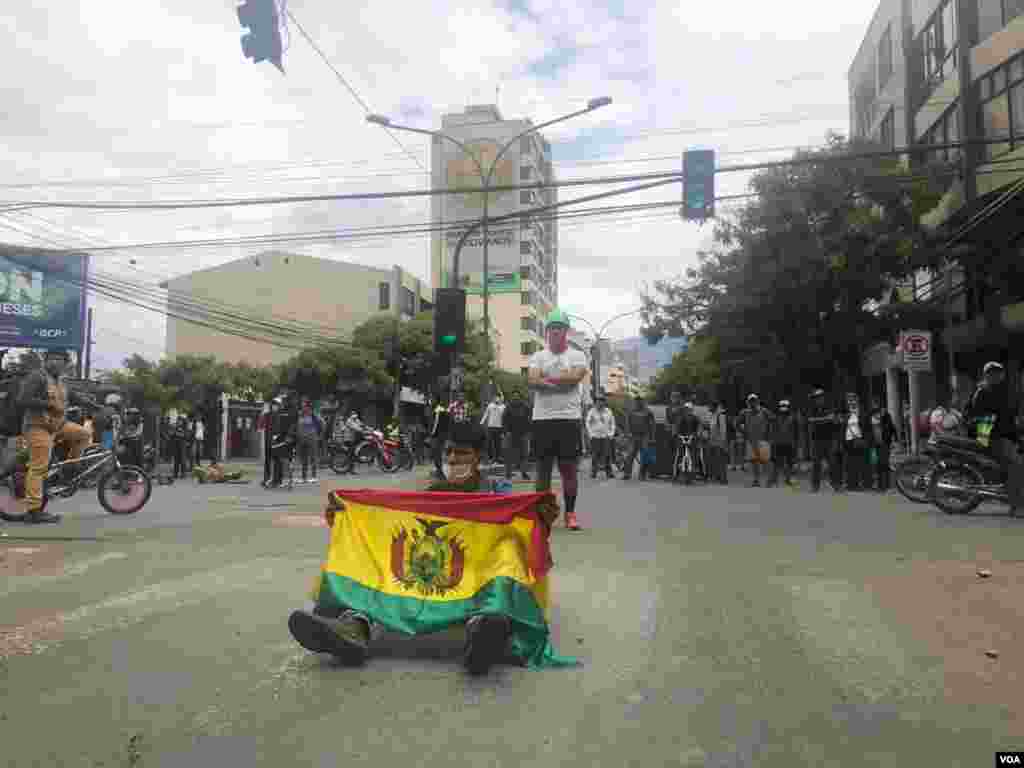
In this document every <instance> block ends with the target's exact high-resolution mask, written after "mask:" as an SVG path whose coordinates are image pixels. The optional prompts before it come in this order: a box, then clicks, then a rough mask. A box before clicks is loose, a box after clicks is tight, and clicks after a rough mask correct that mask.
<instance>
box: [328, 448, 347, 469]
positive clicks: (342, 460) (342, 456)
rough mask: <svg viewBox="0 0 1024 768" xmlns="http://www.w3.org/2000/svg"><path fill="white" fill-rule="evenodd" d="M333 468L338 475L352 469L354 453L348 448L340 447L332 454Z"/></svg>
mask: <svg viewBox="0 0 1024 768" xmlns="http://www.w3.org/2000/svg"><path fill="white" fill-rule="evenodd" d="M331 469H332V470H333V471H334V473H335V474H337V475H344V474H345V473H347V472H350V471H352V454H351V453H350V452H349V451H348V450H347V449H344V448H342V449H339V450H337V451H334V452H333V453H332V454H331Z"/></svg>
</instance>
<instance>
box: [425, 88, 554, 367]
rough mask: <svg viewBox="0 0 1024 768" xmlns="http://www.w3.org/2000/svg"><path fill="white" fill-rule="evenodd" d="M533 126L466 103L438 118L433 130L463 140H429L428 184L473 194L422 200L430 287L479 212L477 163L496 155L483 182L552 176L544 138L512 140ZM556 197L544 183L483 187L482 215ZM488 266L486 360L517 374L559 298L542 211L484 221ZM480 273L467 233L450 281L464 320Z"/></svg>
mask: <svg viewBox="0 0 1024 768" xmlns="http://www.w3.org/2000/svg"><path fill="white" fill-rule="evenodd" d="M532 125H533V123H532V122H531V121H530V120H503V119H502V117H501V113H500V112H499V111H498V108H497V107H496V106H494V105H482V106H468V107H466V109H465V111H463V112H458V113H454V114H446V115H443V116H442V118H441V133H444V134H446V135H448V136H451V137H452V138H453V139H456V140H457V141H459V142H460V143H461V144H462V147H459V146H457V145H455V144H454V143H453V142H451V141H447V140H445V139H443V138H441V137H434V139H433V140H432V144H431V152H430V155H431V157H430V167H431V181H432V186H433V187H434V188H441V187H447V188H458V187H461V188H468V189H472V190H474V191H472V192H470V193H468V194H464V195H435V196H433V197H432V198H431V210H430V218H431V223H432V224H433V230H434V231H433V232H432V234H431V278H432V281H433V286H434V288H441V287H447V286H449V285H450V282H449V281H450V280H451V277H452V271H453V263H452V262H453V257H454V255H455V248H456V244H457V243H458V241H459V238H460V236H461V235H462V234H463V233H464V232H465V230H466V227H468V226H470V225H471V224H473V223H475V222H478V221H480V220H481V219H482V217H483V209H484V196H483V193H482V192H481V191H480V189H481V186H482V185H481V179H480V170H479V168H478V166H477V162H479V164H480V166H481V167H482V168H483V170H484V171H485V172H486V171H487V170H488V169H490V168H491V166H492V164H493V163H494V162H495V160H497V161H498V163H497V166H495V167H494V171H493V174H492V176H491V181H490V186H491V187H501V186H511V185H517V184H528V183H536V182H552V181H554V172H553V170H552V165H551V145H550V144H549V143H548V142H547V141H546V140H545V139H544V137H543V136H541V135H539V134H537V133H532V134H528V135H526V136H523V137H522V138H520V139H518V140H515V141H513V140H514V139H515V138H516V136H518V135H519V134H521V133H523V132H524V131H527V130H529V129H530V127H531V126H532ZM509 142H512V143H511V144H510V143H509ZM506 147H507V148H506ZM470 153H471V154H472V157H471V156H470ZM499 154H500V158H499V157H498V156H499ZM474 157H475V158H476V160H474V159H473V158H474ZM556 200H557V190H555V189H554V188H553V187H549V188H541V189H532V190H505V191H500V192H490V193H489V196H488V199H487V207H488V218H494V217H495V216H504V215H507V214H518V213H520V212H522V211H528V210H530V209H533V208H537V207H539V206H544V205H550V204H552V203H554V202H556ZM487 272H488V278H487V287H488V294H489V295H488V310H489V314H490V326H491V338H492V340H493V342H494V345H495V349H496V360H495V364H496V366H497V367H499V368H502V369H504V370H507V371H513V372H515V371H522V372H524V373H525V371H526V364H527V361H528V359H529V356H530V355H531V354H532V353H533V352H534V351H535V350H537V349H539V348H540V347H541V346H542V345H543V339H544V336H543V333H544V318H545V317H546V315H547V313H548V312H549V311H550V310H551V309H553V308H554V307H555V305H557V303H558V231H557V224H556V222H555V220H554V219H553V218H552V216H551V214H547V215H543V214H541V215H537V216H530V217H525V216H524V217H517V218H512V219H509V220H506V221H502V222H496V223H494V224H491V225H490V226H489V227H488V232H487ZM483 280H484V278H483V237H482V234H481V233H480V232H474V233H472V234H471V235H470V236H469V237H468V238H467V240H466V242H465V244H464V246H463V248H462V251H461V253H460V256H459V283H460V284H461V285H462V287H464V288H465V289H466V292H467V308H466V312H467V316H468V317H471V318H476V319H479V318H481V317H482V316H483Z"/></svg>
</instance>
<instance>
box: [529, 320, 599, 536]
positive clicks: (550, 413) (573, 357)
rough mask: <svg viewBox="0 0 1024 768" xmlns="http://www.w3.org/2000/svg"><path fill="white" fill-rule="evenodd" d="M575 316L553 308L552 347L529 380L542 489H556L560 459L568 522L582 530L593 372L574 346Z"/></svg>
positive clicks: (535, 362)
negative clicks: (586, 409)
mask: <svg viewBox="0 0 1024 768" xmlns="http://www.w3.org/2000/svg"><path fill="white" fill-rule="evenodd" d="M569 325H570V324H569V318H568V316H567V315H566V314H565V313H564V312H563V311H562V310H560V309H555V310H552V311H551V313H550V314H549V315H548V317H547V322H546V323H545V337H546V346H545V348H544V349H542V350H540V351H538V352H535V353H534V354H533V356H532V357H531V358H530V362H529V365H528V371H527V381H528V383H529V386H530V388H531V389H532V390H533V391H534V393H535V397H534V403H533V440H534V445H535V449H536V454H537V482H536V489H537V491H538V492H545V491H549V490H550V489H551V475H552V472H553V471H554V464H555V462H556V461H557V462H558V472H559V474H560V475H561V478H562V493H563V496H564V500H565V524H566V527H567V528H569V529H570V530H574V531H575V530H579V529H580V525H579V521H578V520H577V518H576V494H577V490H578V480H577V466H576V463H577V461H578V460H579V455H580V434H581V421H582V418H583V402H582V396H581V390H580V382H582V381H583V379H584V378H585V377H586V375H587V358H586V356H585V355H584V354H583V352H581V351H580V350H578V349H572V348H570V347H569Z"/></svg>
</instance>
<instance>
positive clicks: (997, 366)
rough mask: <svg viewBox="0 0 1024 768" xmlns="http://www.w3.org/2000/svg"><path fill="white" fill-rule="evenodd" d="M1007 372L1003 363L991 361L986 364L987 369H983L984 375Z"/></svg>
mask: <svg viewBox="0 0 1024 768" xmlns="http://www.w3.org/2000/svg"><path fill="white" fill-rule="evenodd" d="M1003 370H1006V369H1005V368H1004V367H1003V364H1002V363H999V362H996V361H995V360H989V361H988V362H987V363H985V367H984V368H982V369H981V372H982V374H987V373H989V372H991V371H1003Z"/></svg>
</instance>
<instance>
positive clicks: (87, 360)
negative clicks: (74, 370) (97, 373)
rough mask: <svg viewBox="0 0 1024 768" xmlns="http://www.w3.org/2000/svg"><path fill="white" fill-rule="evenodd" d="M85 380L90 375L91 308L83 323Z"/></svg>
mask: <svg viewBox="0 0 1024 768" xmlns="http://www.w3.org/2000/svg"><path fill="white" fill-rule="evenodd" d="M84 346H85V378H86V380H88V379H89V376H90V375H91V373H92V307H89V315H88V319H87V320H86V322H85V345H84Z"/></svg>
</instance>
